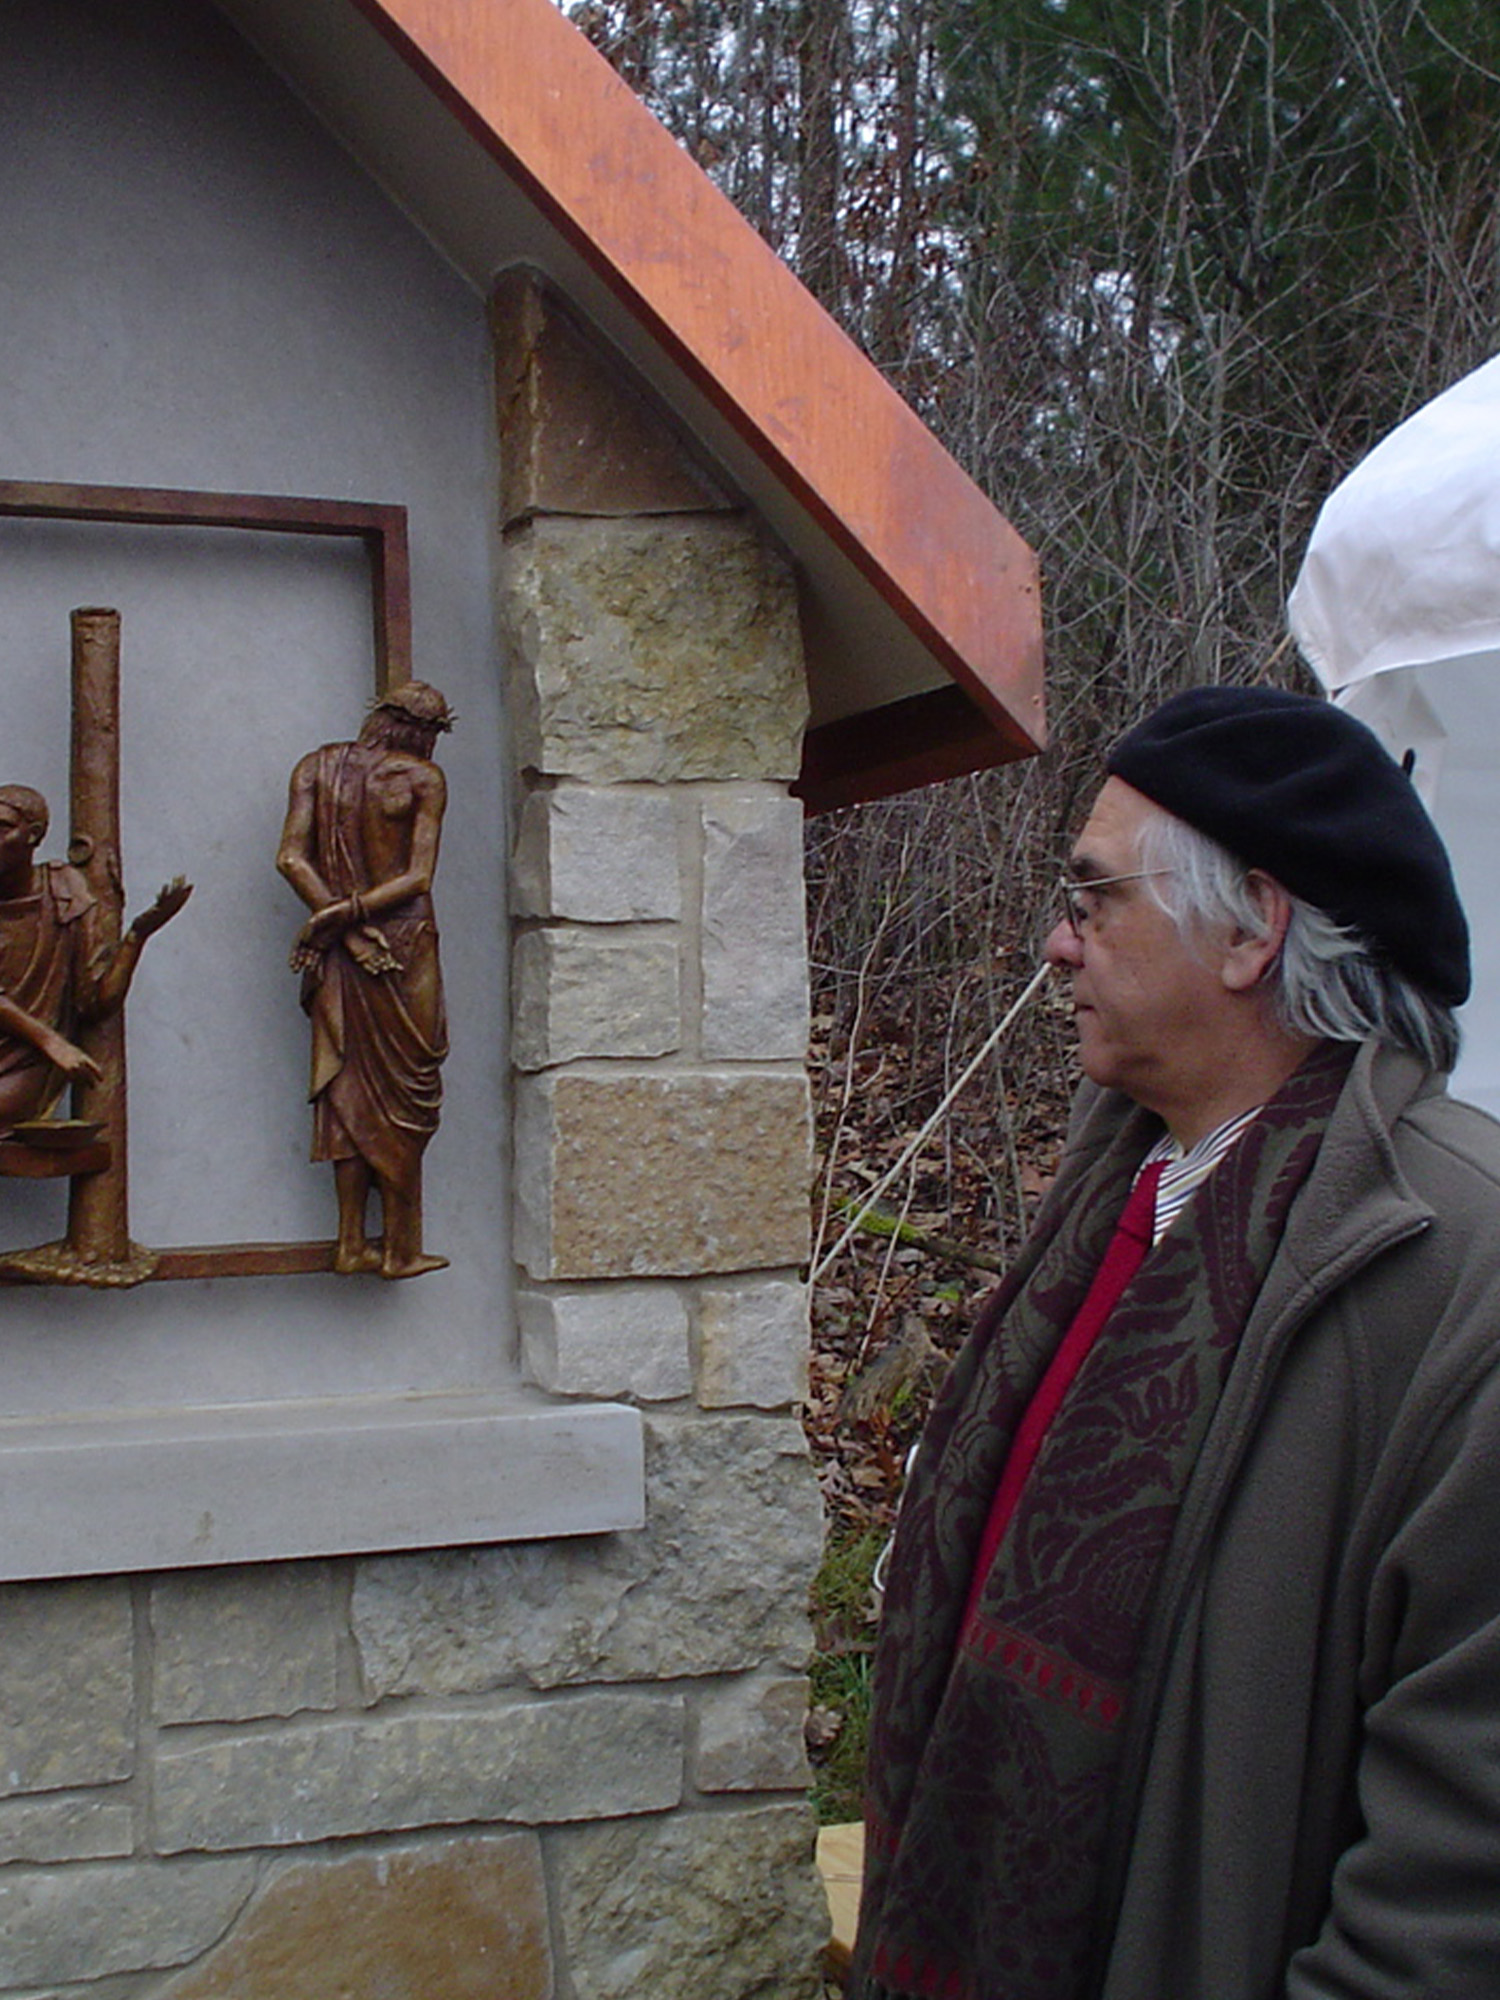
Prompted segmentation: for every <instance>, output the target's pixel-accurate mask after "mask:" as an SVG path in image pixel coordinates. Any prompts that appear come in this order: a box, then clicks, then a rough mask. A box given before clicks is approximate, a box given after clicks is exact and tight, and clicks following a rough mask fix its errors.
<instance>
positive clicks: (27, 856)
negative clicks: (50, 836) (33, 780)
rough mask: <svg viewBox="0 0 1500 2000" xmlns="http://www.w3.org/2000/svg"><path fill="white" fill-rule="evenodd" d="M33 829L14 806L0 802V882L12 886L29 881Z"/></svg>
mask: <svg viewBox="0 0 1500 2000" xmlns="http://www.w3.org/2000/svg"><path fill="white" fill-rule="evenodd" d="M34 834H35V829H34V828H33V827H32V826H31V824H30V823H29V822H28V821H27V820H25V819H23V818H22V816H21V814H20V813H18V812H17V811H16V809H15V807H14V806H12V805H7V804H6V803H5V802H4V800H0V882H3V883H5V884H6V885H7V886H13V885H14V884H16V883H17V882H25V881H28V880H29V879H30V875H31V860H32V855H33V854H34V852H35V850H36V840H35V838H34Z"/></svg>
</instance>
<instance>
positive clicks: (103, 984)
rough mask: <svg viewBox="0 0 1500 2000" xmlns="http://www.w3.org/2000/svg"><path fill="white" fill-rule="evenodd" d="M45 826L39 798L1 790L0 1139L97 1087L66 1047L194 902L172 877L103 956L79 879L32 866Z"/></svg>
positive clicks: (95, 906) (104, 946)
mask: <svg viewBox="0 0 1500 2000" xmlns="http://www.w3.org/2000/svg"><path fill="white" fill-rule="evenodd" d="M48 821H49V814H48V810H47V801H46V800H45V799H44V798H43V797H42V795H41V793H40V792H36V791H33V790H32V789H31V787H30V786H29V785H0V1137H5V1136H6V1135H7V1134H9V1133H11V1132H13V1131H14V1130H15V1128H16V1127H17V1126H18V1125H20V1126H24V1125H25V1124H26V1123H28V1121H31V1120H35V1119H41V1118H44V1117H45V1116H46V1115H47V1113H48V1112H50V1111H51V1109H52V1107H53V1105H54V1104H55V1103H56V1102H57V1100H58V1098H59V1097H60V1096H61V1095H62V1092H63V1090H64V1088H65V1086H66V1085H67V1084H68V1083H70V1082H74V1081H80V1082H93V1083H97V1082H99V1080H100V1069H99V1065H98V1063H97V1062H96V1061H95V1060H94V1058H93V1057H92V1056H90V1055H87V1054H85V1052H84V1051H83V1050H82V1049H81V1048H79V1047H78V1045H77V1044H76V1042H74V1041H73V1039H72V1037H73V1036H74V1035H76V1034H78V1033H79V1032H80V1030H82V1029H84V1028H88V1027H92V1026H93V1025H94V1024H95V1023H96V1022H99V1021H103V1020H107V1019H108V1018H109V1017H110V1016H111V1015H113V1014H115V1013H117V1012H118V1011H119V1009H120V1008H121V1007H122V1006H123V1005H124V1003H125V996H126V994H127V993H128V992H129V991H130V982H131V980H132V979H133V978H134V976H135V968H136V966H137V964H138V963H139V962H140V956H141V949H142V947H143V946H144V944H145V942H146V940H147V938H149V937H150V936H152V935H153V933H154V932H156V931H159V930H160V929H161V927H162V925H163V924H165V923H167V922H169V921H170V920H171V918H173V917H175V916H176V914H177V912H178V911H179V910H180V909H181V908H182V906H183V904H184V903H185V902H186V901H187V899H188V897H189V896H190V895H191V894H192V885H191V884H190V883H188V882H185V881H184V880H183V879H182V877H181V876H180V875H179V876H178V877H177V878H176V880H175V881H173V882H170V883H168V884H167V886H166V887H165V888H164V889H162V890H161V891H160V893H159V894H158V895H157V898H156V900H155V902H154V903H152V905H151V907H150V908H149V909H147V910H143V911H142V912H141V914H140V915H139V916H138V917H136V918H135V920H134V921H133V922H132V923H131V924H130V925H129V927H128V928H127V929H126V931H125V933H124V935H123V936H122V937H121V938H120V940H119V942H118V943H117V944H115V945H114V946H112V947H111V946H110V945H109V943H108V942H107V941H106V940H105V939H104V938H103V937H101V935H100V904H99V899H98V897H97V896H96V895H95V894H94V892H93V890H92V889H91V888H90V887H89V884H88V881H87V880H86V878H85V877H84V875H83V874H82V872H81V871H80V870H79V869H77V868H75V867H74V866H73V865H72V864H71V863H70V862H67V861H38V860H37V859H36V850H37V847H38V846H39V845H40V843H41V841H42V840H43V839H44V838H45V836H46V832H47V826H48Z"/></svg>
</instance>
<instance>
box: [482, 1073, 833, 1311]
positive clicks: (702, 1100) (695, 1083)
mask: <svg viewBox="0 0 1500 2000" xmlns="http://www.w3.org/2000/svg"><path fill="white" fill-rule="evenodd" d="M515 1126H516V1255H517V1257H518V1258H519V1260H520V1262H521V1263H522V1264H523V1265H524V1266H525V1268H526V1269H527V1271H529V1273H530V1274H531V1276H532V1277H533V1278H539V1279H549V1278H550V1279H559V1278H607V1277H650V1276H673V1275H677V1274H682V1273H691V1272H695V1271H741V1270H756V1269H763V1268H767V1267H772V1268H774V1267H778V1266H785V1265H790V1264H800V1263H801V1262H802V1261H803V1260H804V1259H805V1257H806V1256H807V1247H808V1193H807V1188H808V1166H809V1144H810V1134H809V1113H808V1098H807V1081H806V1078H805V1077H803V1076H802V1075H800V1074H792V1073H790V1072H788V1073H785V1074H775V1073H763V1074H734V1073H728V1074H725V1073H707V1074H705V1073H702V1072H692V1071H672V1070H656V1071H649V1072H641V1071H636V1072H629V1071H624V1072H614V1073H597V1072H593V1071H580V1070H564V1071H558V1072H555V1073H549V1074H547V1075H545V1076H539V1077H523V1078H522V1079H521V1080H520V1081H519V1083H518V1084H517V1088H516V1118H515Z"/></svg>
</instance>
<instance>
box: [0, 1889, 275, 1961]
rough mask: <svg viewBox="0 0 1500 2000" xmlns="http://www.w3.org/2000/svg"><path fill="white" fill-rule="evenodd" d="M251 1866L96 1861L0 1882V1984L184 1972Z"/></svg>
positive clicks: (219, 1926) (237, 1899)
mask: <svg viewBox="0 0 1500 2000" xmlns="http://www.w3.org/2000/svg"><path fill="white" fill-rule="evenodd" d="M255 1869H256V1864H255V1862H254V1861H252V1860H249V1859H248V1858H246V1859H240V1858H236V1859H234V1860H232V1861H196V1860H195V1861H175V1862H174V1861H158V1860H150V1861H96V1862H87V1863H85V1864H83V1865H82V1866H80V1867H77V1868H7V1869H6V1870H5V1871H4V1873H3V1874H0V1985H4V1986H28V1987H35V1986H48V1985H53V1984H58V1985H60V1984H63V1983H65V1982H67V1981H69V1980H83V1979H88V1980H94V1979H102V1978H104V1977H105V1976H107V1975H108V1974H110V1973H116V1972H136V1971H144V1970H147V1969H151V1968H157V1967H165V1966H177V1965H185V1964H186V1963H187V1961H188V1960H189V1959H192V1958H196V1957H197V1956H198V1954H199V1953H200V1952H201V1951H204V1950H206V1949H207V1947H208V1946H209V1945H211V1944H212V1943H213V1942H214V1940H215V1939H216V1938H218V1937H220V1936H221V1935H222V1934H223V1932H224V1929H225V1927H226V1925H228V1924H229V1923H230V1922H231V1921H232V1920H233V1918H234V1916H235V1914H236V1912H237V1911H238V1910H239V1908H240V1906H241V1904H242V1903H243V1902H244V1900H245V1898H246V1897H247V1896H248V1895H249V1894H250V1891H251V1889H252V1888H253V1887H254V1885H255Z"/></svg>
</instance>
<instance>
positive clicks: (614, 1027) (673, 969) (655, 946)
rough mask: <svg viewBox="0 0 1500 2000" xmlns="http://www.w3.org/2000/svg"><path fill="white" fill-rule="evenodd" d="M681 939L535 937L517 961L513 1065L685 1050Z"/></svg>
mask: <svg viewBox="0 0 1500 2000" xmlns="http://www.w3.org/2000/svg"><path fill="white" fill-rule="evenodd" d="M678 984H679V970H678V963H677V941H676V938H675V937H674V936H672V935H665V936H664V935H662V934H661V933H659V932H657V933H652V932H649V931H648V932H644V933H643V932H639V931H635V932H632V931H624V932H619V931H613V930H560V929H548V930H537V931H527V932H525V933H524V934H523V935H522V936H521V937H520V938H518V939H517V941H516V948H515V951H514V953H513V954H512V958H511V994H512V999H513V1003H514V1009H513V1028H512V1033H511V1060H512V1062H514V1063H515V1065H516V1067H517V1068H518V1069H525V1070H534V1069H546V1068H547V1067H548V1066H549V1065H551V1064H553V1063H564V1062H573V1061H575V1060H576V1059H577V1058H579V1057H582V1056H637V1057H639V1056H663V1055H670V1054H671V1053H672V1052H673V1051H674V1050H675V1049H677V1048H679V1047H680V1046H681V1042H682V1009H681V1005H680V1003H679V999H678Z"/></svg>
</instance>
